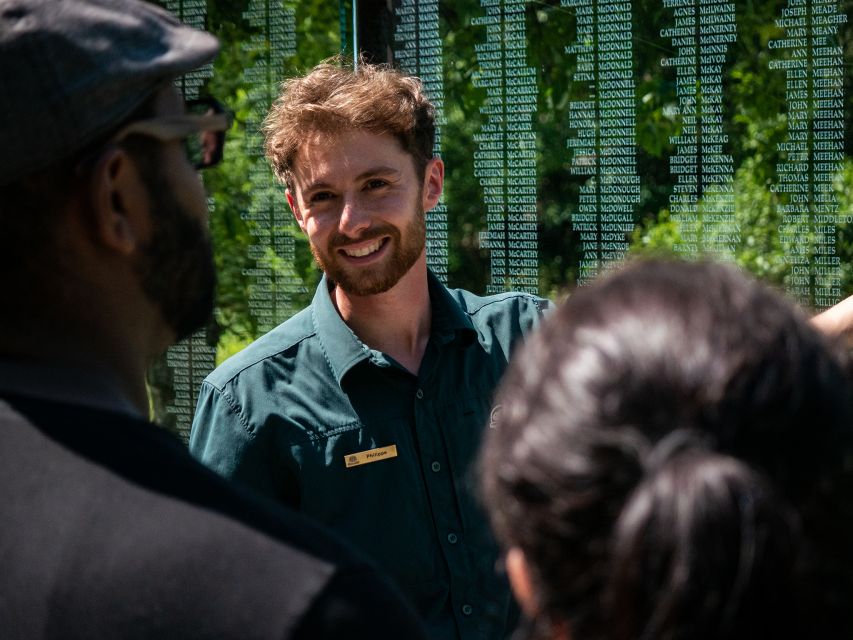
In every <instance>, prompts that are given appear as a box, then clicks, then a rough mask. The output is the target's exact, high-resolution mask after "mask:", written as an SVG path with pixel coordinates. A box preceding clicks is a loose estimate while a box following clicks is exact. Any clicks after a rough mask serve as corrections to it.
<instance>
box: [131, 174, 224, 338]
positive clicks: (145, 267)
mask: <svg viewBox="0 0 853 640" xmlns="http://www.w3.org/2000/svg"><path fill="white" fill-rule="evenodd" d="M145 181H146V183H148V187H149V193H150V197H151V217H152V220H153V232H152V235H151V240H150V241H149V242H148V243H146V244H145V245H144V246H142V247H141V248H140V251H139V256H138V258H137V261H136V265H135V270H136V273H137V275H138V276H139V281H140V284H141V286H142V290H143V292H144V293H145V295H146V296H147V297H148V299H149V300H150V301H151V302H152V303H154V304H155V305H156V306H157V307H158V308H159V309H160V313H161V315H162V317H163V320H164V321H165V322H166V324H168V326H169V327H170V328H171V329H172V331H173V332H174V333H175V336H176V338H175V341H179V340H183V339H184V338H186V337H189V336H190V335H191V334H192V333H193V332H194V331H196V330H197V329H200V328H201V327H203V326H204V325H205V324H207V322H208V320H209V319H210V317H211V314H212V312H213V303H214V298H215V289H216V270H215V268H214V265H213V248H212V245H211V242H210V237H209V234H208V232H207V229H205V228H204V226H203V225H202V223H201V221H199V220H198V219H196V218H194V217H193V216H192V215H190V213H189V212H187V211H186V207H184V206H183V205H182V204H181V203H180V202H179V201H178V199H177V198H176V197H175V193H174V191H173V189H172V187H171V186H170V185H169V184H168V182H167V181H166V180H165V179H163V176H160V175H157V176H146V179H145Z"/></svg>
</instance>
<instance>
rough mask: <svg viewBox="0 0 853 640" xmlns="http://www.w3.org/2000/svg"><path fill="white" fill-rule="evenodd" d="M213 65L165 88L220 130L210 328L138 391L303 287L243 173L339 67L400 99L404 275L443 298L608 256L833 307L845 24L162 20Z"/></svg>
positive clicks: (472, 7)
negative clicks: (287, 110)
mask: <svg viewBox="0 0 853 640" xmlns="http://www.w3.org/2000/svg"><path fill="white" fill-rule="evenodd" d="M163 4H165V5H166V6H167V7H168V8H170V9H171V10H172V11H174V12H175V13H176V14H178V15H179V16H182V18H183V19H184V20H185V21H187V22H190V23H193V24H199V25H201V24H205V25H207V28H208V29H210V30H212V31H213V32H214V33H216V34H217V35H219V37H220V38H221V39H222V41H223V53H222V55H221V56H220V58H219V59H218V60H217V61H216V62H215V64H214V66H213V67H212V68H208V69H205V70H202V71H201V72H200V73H199V74H197V75H194V76H193V77H188V78H185V79H184V80H183V81H182V84H183V88H184V90H185V92H186V93H187V95H188V96H193V95H196V94H197V93H199V92H201V93H202V94H205V93H210V94H212V95H215V96H216V97H218V98H220V99H221V100H222V101H224V102H225V103H226V104H227V106H228V108H229V109H230V110H232V111H233V112H234V115H235V124H234V127H233V128H232V131H231V132H230V133H229V141H228V146H227V148H226V154H227V155H226V160H225V162H224V163H223V166H222V167H221V168H218V169H216V170H214V171H211V172H208V173H207V175H206V176H205V182H206V185H207V187H208V190H209V192H210V198H211V200H210V201H211V205H212V210H213V213H212V217H211V232H212V234H213V237H214V241H215V250H216V257H217V266H218V268H219V271H220V283H219V291H218V294H219V303H218V309H217V313H216V322H215V323H213V324H212V325H211V327H210V329H209V330H208V331H207V332H204V333H202V334H199V335H197V336H194V337H193V338H192V339H191V340H189V341H187V343H186V344H182V345H178V346H177V347H175V348H173V349H172V350H170V352H169V354H168V356H167V357H166V360H165V362H164V363H162V364H161V366H160V367H159V368H156V367H155V369H154V372H155V374H152V376H153V378H152V390H153V391H154V394H153V397H154V405H155V406H154V409H155V413H157V414H158V417H160V418H161V419H163V417H164V416H165V418H166V421H167V422H169V424H170V425H171V426H172V427H173V428H175V429H176V430H178V431H181V430H183V432H184V433H185V430H186V428H187V426H188V419H189V418H190V416H191V413H192V409H193V407H194V404H195V396H196V393H197V386H198V383H199V382H200V380H201V379H202V378H203V377H204V375H206V374H207V372H208V371H209V370H210V369H211V368H212V367H213V365H214V363H215V361H216V362H218V361H221V360H222V359H224V358H225V357H227V356H228V355H231V354H233V353H235V352H236V351H238V350H239V349H240V348H242V347H243V346H245V345H246V344H248V343H249V342H251V340H253V339H254V338H256V337H258V336H260V335H262V334H263V333H265V332H266V331H268V330H269V329H271V328H272V327H274V326H275V325H276V324H278V323H279V322H281V321H283V320H284V319H286V318H287V317H289V316H290V315H292V314H293V313H294V312H296V311H297V310H299V309H300V308H301V307H303V306H304V305H306V304H308V303H309V302H310V298H311V296H312V295H313V289H314V287H315V286H316V283H317V281H318V277H319V274H318V272H317V270H316V269H315V268H314V267H313V265H312V261H311V257H310V252H309V251H308V247H307V243H306V241H305V239H304V237H303V236H302V234H301V233H300V232H299V230H298V228H297V227H296V225H295V224H294V223H293V221H292V216H291V214H290V211H289V210H288V208H287V204H286V201H285V198H284V193H283V188H282V187H281V186H280V185H278V184H277V183H276V182H275V181H274V179H273V177H272V173H271V171H270V170H269V167H268V166H267V164H266V161H265V160H264V159H263V153H262V136H261V134H260V132H259V128H260V126H261V123H262V121H263V118H264V115H265V114H266V112H267V110H268V108H269V105H270V104H271V102H272V101H273V99H274V98H275V96H276V94H277V91H278V84H279V83H280V82H281V80H283V79H284V78H285V77H286V76H288V75H293V74H296V73H300V72H303V71H305V70H307V69H310V67H311V66H313V65H314V64H316V63H317V62H319V61H320V60H322V59H323V58H325V57H328V56H331V55H334V54H336V53H338V52H340V51H341V50H345V51H347V52H348V53H350V54H351V53H352V51H353V49H354V47H356V48H358V49H359V50H361V51H362V52H363V53H365V54H366V55H368V56H369V57H371V58H372V59H373V60H375V61H380V62H392V63H393V64H396V65H397V66H399V67H401V68H402V69H404V70H405V71H407V72H410V73H413V74H415V75H417V76H419V77H420V78H421V79H422V80H423V83H424V86H425V87H426V90H427V92H428V94H429V95H430V97H431V98H432V99H433V102H434V103H435V105H436V109H437V122H438V136H437V138H436V146H435V152H436V153H437V154H439V155H441V156H442V158H443V159H444V161H445V165H446V168H447V172H446V184H445V193H444V197H443V198H442V201H441V203H440V204H439V205H438V207H436V209H434V210H433V211H432V212H430V213H429V214H428V217H427V259H428V263H429V265H430V267H431V268H432V270H433V271H434V272H435V273H436V274H437V275H438V276H439V278H441V279H442V280H443V281H445V282H447V283H448V284H449V285H450V286H460V287H465V288H467V289H470V290H473V291H476V292H479V293H493V292H499V291H504V290H507V289H515V290H524V291H530V292H536V293H540V294H541V295H545V296H549V297H553V298H557V297H559V296H560V295H563V293H564V292H565V291H566V290H567V288H569V287H571V286H574V285H577V284H580V285H582V284H583V283H585V282H588V281H589V280H591V279H592V278H594V277H595V276H596V274H597V273H599V272H600V271H601V270H602V269H603V268H605V267H606V266H607V265H608V264H611V263H614V262H619V261H621V260H623V259H624V258H625V257H626V256H632V255H643V254H659V253H669V254H676V255H681V256H684V257H695V256H701V255H711V256H714V257H717V258H719V259H723V260H728V261H732V262H735V263H736V264H739V265H740V266H742V267H743V268H745V269H747V270H749V271H751V272H752V273H754V274H755V275H757V276H758V277H760V278H762V279H764V280H766V281H768V282H770V283H772V284H774V285H776V286H778V287H780V288H783V289H784V290H786V291H787V292H788V293H789V294H790V295H791V296H793V297H794V298H795V299H797V300H798V301H799V302H800V303H802V304H803V305H806V306H807V307H810V308H814V309H821V308H825V307H827V306H830V305H831V304H833V303H835V302H836V301H838V300H839V299H840V298H841V297H843V296H845V295H848V294H850V293H853V268H851V266H853V224H851V223H853V196H851V194H853V164H851V162H850V156H851V140H850V135H849V133H848V132H849V130H850V127H851V116H853V114H851V108H850V106H851V104H850V101H851V98H850V95H851V91H850V62H851V58H853V43H851V31H850V25H849V15H848V14H849V12H850V10H851V4H850V3H846V2H828V1H826V0H780V1H774V2H761V1H754V2H749V3H732V2H725V1H723V0H656V1H655V2H647V1H642V2H639V1H634V2H630V1H627V0H621V1H620V0H551V1H545V2H543V1H537V2H528V1H524V0H461V1H453V2H450V1H449V0H445V1H441V0H373V1H361V2H353V1H347V2H341V3H329V2H321V1H320V0H315V1H303V0H292V1H287V2H283V1H281V0H279V1H275V0H243V1H242V2H239V1H238V2H235V1H234V0H229V1H228V2H226V1H225V0H210V1H208V2H204V1H202V0H197V1H191V0H183V1H180V0H169V1H167V2H164V3H163Z"/></svg>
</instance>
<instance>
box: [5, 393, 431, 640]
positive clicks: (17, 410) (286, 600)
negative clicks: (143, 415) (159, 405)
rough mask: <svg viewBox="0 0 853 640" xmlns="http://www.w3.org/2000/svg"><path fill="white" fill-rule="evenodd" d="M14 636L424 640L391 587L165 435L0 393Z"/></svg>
mask: <svg viewBox="0 0 853 640" xmlns="http://www.w3.org/2000/svg"><path fill="white" fill-rule="evenodd" d="M0 495H2V499H0V629H2V630H3V631H2V636H3V637H4V638H7V639H13V638H84V637H85V638H92V637H114V638H117V637H121V638H305V639H307V638H313V639H317V638H331V637H335V638H337V637H342V638H343V637H345V638H348V639H351V638H395V639H399V638H421V637H422V636H421V630H420V625H419V623H418V621H417V620H416V619H415V618H414V615H413V614H412V613H411V612H410V610H409V608H408V606H407V605H406V604H404V603H403V601H402V600H401V599H400V597H399V596H398V595H397V593H396V592H395V591H394V590H393V588H392V587H391V586H390V585H389V583H388V582H387V581H386V580H385V579H384V578H383V577H382V576H380V575H378V574H377V573H376V571H375V570H374V569H373V568H372V567H371V566H369V565H368V564H366V563H365V562H363V561H361V560H358V559H356V556H355V555H354V554H353V553H352V552H350V550H349V549H348V548H346V547H345V546H343V544H342V543H339V542H338V541H337V540H335V539H334V538H332V537H331V536H330V534H327V533H326V532H325V531H323V530H322V529H321V528H320V527H319V526H317V525H315V524H314V523H312V522H310V521H308V520H307V519H305V518H304V517H302V516H300V515H299V514H296V513H293V512H291V511H288V510H285V509H282V508H277V507H274V506H272V505H268V504H267V503H265V502H263V501H261V500H260V499H258V498H255V497H254V496H252V495H250V494H248V493H246V492H243V491H242V490H240V489H238V488H236V487H235V486H234V485H232V484H231V483H229V482H227V481H225V480H223V479H221V478H220V477H218V476H217V475H216V474H214V473H212V472H210V471H208V470H206V469H205V468H204V467H202V466H201V465H200V464H198V463H196V462H195V461H194V460H192V459H191V458H190V457H189V455H188V454H187V453H186V452H185V450H184V449H183V447H182V446H181V445H180V444H179V443H178V442H176V441H174V440H173V439H172V438H171V437H170V436H169V435H168V434H166V433H164V432H162V431H161V430H159V429H157V428H156V427H155V426H153V425H151V424H149V423H147V422H145V421H142V420H138V419H135V418H132V417H128V416H125V415H122V414H119V413H112V412H107V411H101V410H96V409H88V408H83V407H79V406H73V405H67V404H59V403H51V402H46V401H42V400H33V399H25V398H21V397H14V396H6V397H4V398H2V399H0Z"/></svg>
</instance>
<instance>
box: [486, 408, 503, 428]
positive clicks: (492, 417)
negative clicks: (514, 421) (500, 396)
mask: <svg viewBox="0 0 853 640" xmlns="http://www.w3.org/2000/svg"><path fill="white" fill-rule="evenodd" d="M500 415H501V405H499V404H496V405H495V406H494V407H493V408H492V412H491V413H490V414H489V429H494V428H495V427H496V426H498V417H499V416H500Z"/></svg>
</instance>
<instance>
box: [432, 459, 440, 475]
mask: <svg viewBox="0 0 853 640" xmlns="http://www.w3.org/2000/svg"><path fill="white" fill-rule="evenodd" d="M429 467H430V469H432V470H433V471H435V472H436V473H438V472H439V471H441V463H440V462H438V461H435V462H433V463H432V464H431V465H430V466H429Z"/></svg>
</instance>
